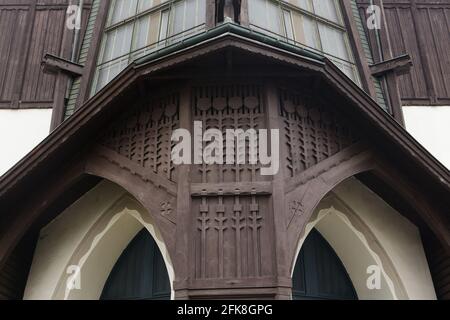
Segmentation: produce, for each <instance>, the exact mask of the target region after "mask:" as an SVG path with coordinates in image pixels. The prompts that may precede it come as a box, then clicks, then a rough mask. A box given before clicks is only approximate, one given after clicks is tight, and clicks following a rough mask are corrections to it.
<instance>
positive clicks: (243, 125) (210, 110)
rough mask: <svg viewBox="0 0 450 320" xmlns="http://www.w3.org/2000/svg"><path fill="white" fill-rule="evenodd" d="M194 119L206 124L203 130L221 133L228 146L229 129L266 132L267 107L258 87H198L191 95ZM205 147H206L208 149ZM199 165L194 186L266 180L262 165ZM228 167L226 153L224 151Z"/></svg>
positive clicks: (247, 163) (195, 172)
mask: <svg viewBox="0 0 450 320" xmlns="http://www.w3.org/2000/svg"><path fill="white" fill-rule="evenodd" d="M192 99H193V101H192V104H193V118H194V120H195V121H201V122H202V123H203V130H204V131H206V130H208V129H212V128H214V129H219V130H220V131H222V135H223V145H224V148H225V146H226V130H227V129H242V130H244V131H246V130H248V129H255V130H258V129H264V128H265V126H264V106H263V103H262V98H261V87H260V86H258V85H211V86H201V87H195V88H194V89H193V95H192ZM205 145H206V144H205V143H204V145H203V147H205ZM248 145H249V144H248V143H246V164H235V165H226V164H224V165H198V166H196V170H194V174H193V182H201V183H207V182H208V183H220V182H241V181H257V180H264V177H262V176H261V175H260V174H259V169H260V167H259V164H256V165H250V164H249V162H248ZM224 163H225V150H224Z"/></svg>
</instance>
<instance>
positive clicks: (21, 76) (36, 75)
mask: <svg viewBox="0 0 450 320" xmlns="http://www.w3.org/2000/svg"><path fill="white" fill-rule="evenodd" d="M69 2H70V1H69V0H4V1H1V2H0V30H1V31H2V32H1V33H0V56H1V57H2V58H1V59H0V108H52V107H53V103H54V101H55V94H56V92H55V84H56V78H57V76H56V75H54V74H44V73H43V72H42V68H41V62H42V58H43V57H44V55H45V54H47V53H50V54H54V55H57V56H61V57H62V58H65V59H69V58H70V48H65V47H64V44H65V43H67V44H69V45H71V42H72V41H71V38H72V37H73V32H67V30H66V11H67V6H68V4H69ZM74 3H76V2H74ZM89 3H90V1H86V4H87V5H89ZM85 11H86V10H85ZM65 31H66V34H68V37H70V39H68V40H69V41H67V40H66V42H64V32H65ZM68 49H69V50H68Z"/></svg>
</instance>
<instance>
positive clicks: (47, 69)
mask: <svg viewBox="0 0 450 320" xmlns="http://www.w3.org/2000/svg"><path fill="white" fill-rule="evenodd" d="M41 66H42V71H43V72H44V73H59V72H63V73H67V74H69V75H70V76H73V77H79V76H81V75H82V74H83V66H82V65H80V64H78V63H75V62H72V61H69V60H66V59H64V58H60V57H57V56H54V55H52V54H48V53H47V54H46V55H45V56H44V59H42V62H41Z"/></svg>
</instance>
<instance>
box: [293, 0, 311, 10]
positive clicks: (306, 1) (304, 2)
mask: <svg viewBox="0 0 450 320" xmlns="http://www.w3.org/2000/svg"><path fill="white" fill-rule="evenodd" d="M310 1H311V0H290V1H289V2H290V3H292V4H293V5H295V6H297V7H299V8H302V9H304V10H308V11H312V8H311V3H310Z"/></svg>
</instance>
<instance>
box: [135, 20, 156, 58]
mask: <svg viewBox="0 0 450 320" xmlns="http://www.w3.org/2000/svg"><path fill="white" fill-rule="evenodd" d="M150 19H151V18H150V15H147V16H144V17H142V18H139V19H138V20H137V22H136V26H135V31H134V41H133V51H134V50H136V49H140V48H143V47H145V46H146V45H148V44H149V43H148V38H149V32H156V31H155V30H150Z"/></svg>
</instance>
